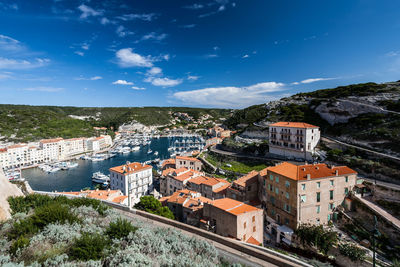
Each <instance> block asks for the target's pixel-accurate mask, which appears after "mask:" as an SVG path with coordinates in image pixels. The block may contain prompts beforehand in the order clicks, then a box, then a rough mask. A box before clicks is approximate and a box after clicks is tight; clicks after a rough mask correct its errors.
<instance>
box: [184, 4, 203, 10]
mask: <svg viewBox="0 0 400 267" xmlns="http://www.w3.org/2000/svg"><path fill="white" fill-rule="evenodd" d="M183 8H187V9H202V8H204V5H202V4H196V3H195V4H193V5H188V6H184V7H183Z"/></svg>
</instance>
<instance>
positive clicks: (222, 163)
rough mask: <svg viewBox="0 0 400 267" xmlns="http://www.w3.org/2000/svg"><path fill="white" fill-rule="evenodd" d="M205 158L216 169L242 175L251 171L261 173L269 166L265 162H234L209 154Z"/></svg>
mask: <svg viewBox="0 0 400 267" xmlns="http://www.w3.org/2000/svg"><path fill="white" fill-rule="evenodd" d="M205 158H206V160H207V161H208V162H210V163H211V164H212V165H214V166H216V167H217V168H221V169H223V170H227V171H231V172H235V173H242V174H246V173H249V172H251V171H252V170H255V171H261V170H263V169H265V168H267V167H268V166H270V165H271V164H269V163H266V162H265V161H257V160H243V161H236V160H231V159H227V158H224V157H220V156H216V155H214V154H211V153H207V154H206V156H205Z"/></svg>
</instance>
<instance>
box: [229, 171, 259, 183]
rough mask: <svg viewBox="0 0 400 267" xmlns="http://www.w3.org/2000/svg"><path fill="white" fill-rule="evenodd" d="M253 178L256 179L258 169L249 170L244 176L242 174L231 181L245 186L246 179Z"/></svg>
mask: <svg viewBox="0 0 400 267" xmlns="http://www.w3.org/2000/svg"><path fill="white" fill-rule="evenodd" d="M254 178H255V179H258V171H251V172H249V173H248V174H246V175H245V176H242V177H240V178H239V179H237V180H235V181H233V183H234V184H237V185H240V186H246V183H247V181H249V180H252V179H254Z"/></svg>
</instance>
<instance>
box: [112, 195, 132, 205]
mask: <svg viewBox="0 0 400 267" xmlns="http://www.w3.org/2000/svg"><path fill="white" fill-rule="evenodd" d="M127 198H128V196H118V197H116V198H114V199H113V200H112V202H114V203H122V202H124V200H125V199H127Z"/></svg>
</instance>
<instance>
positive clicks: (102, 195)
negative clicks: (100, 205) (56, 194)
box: [61, 190, 121, 200]
mask: <svg viewBox="0 0 400 267" xmlns="http://www.w3.org/2000/svg"><path fill="white" fill-rule="evenodd" d="M61 194H66V195H75V196H83V197H89V198H95V199H102V200H108V199H109V198H110V197H112V196H113V195H115V194H121V191H120V190H86V191H78V192H61ZM118 197H119V196H118Z"/></svg>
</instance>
